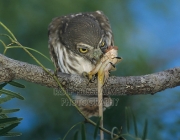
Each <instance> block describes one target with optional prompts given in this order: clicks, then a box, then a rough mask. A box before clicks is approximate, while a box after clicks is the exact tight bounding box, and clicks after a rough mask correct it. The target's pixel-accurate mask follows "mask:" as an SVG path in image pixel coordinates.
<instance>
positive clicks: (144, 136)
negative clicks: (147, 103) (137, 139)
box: [142, 119, 148, 140]
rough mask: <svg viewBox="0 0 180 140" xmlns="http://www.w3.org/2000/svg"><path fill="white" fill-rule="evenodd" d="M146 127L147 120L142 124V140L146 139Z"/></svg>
mask: <svg viewBox="0 0 180 140" xmlns="http://www.w3.org/2000/svg"><path fill="white" fill-rule="evenodd" d="M147 127H148V121H147V119H146V120H145V123H144V130H143V136H142V140H145V139H146V137H147Z"/></svg>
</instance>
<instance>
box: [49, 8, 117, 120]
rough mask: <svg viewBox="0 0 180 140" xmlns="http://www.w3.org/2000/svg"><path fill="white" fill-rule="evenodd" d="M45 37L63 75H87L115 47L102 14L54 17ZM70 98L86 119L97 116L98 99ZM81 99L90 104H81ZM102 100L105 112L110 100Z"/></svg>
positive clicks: (105, 18) (92, 97)
mask: <svg viewBox="0 0 180 140" xmlns="http://www.w3.org/2000/svg"><path fill="white" fill-rule="evenodd" d="M48 35H49V48H50V55H51V59H52V61H53V63H54V65H55V67H56V69H57V71H60V72H63V73H69V74H80V75H81V74H82V73H84V72H86V73H89V72H90V71H91V70H92V69H93V68H94V67H95V65H96V64H97V62H98V61H99V60H100V58H101V57H102V56H103V54H105V52H106V50H107V48H108V46H114V41H113V36H112V30H111V27H110V24H109V20H108V18H107V17H106V16H105V15H104V14H103V12H101V11H96V12H88V13H78V14H70V15H67V16H62V17H57V18H54V19H53V20H52V22H51V23H50V25H49V28H48ZM73 98H74V99H75V102H76V103H77V105H78V106H79V108H80V109H81V110H82V112H83V113H84V114H85V115H86V116H87V117H91V116H98V99H97V96H88V95H75V96H73ZM84 100H86V101H87V102H86V103H89V104H82V103H84ZM104 100H105V101H106V102H104V103H103V109H104V110H105V109H106V108H107V107H109V106H110V105H111V104H112V100H111V98H109V97H107V96H105V97H104ZM81 101H82V103H81Z"/></svg>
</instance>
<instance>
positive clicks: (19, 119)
mask: <svg viewBox="0 0 180 140" xmlns="http://www.w3.org/2000/svg"><path fill="white" fill-rule="evenodd" d="M21 120H22V118H17V117H12V118H3V119H0V125H1V124H6V123H7V124H9V123H11V122H14V121H21Z"/></svg>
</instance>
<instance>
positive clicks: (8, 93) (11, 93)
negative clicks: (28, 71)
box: [0, 89, 24, 100]
mask: <svg viewBox="0 0 180 140" xmlns="http://www.w3.org/2000/svg"><path fill="white" fill-rule="evenodd" d="M0 93H4V94H7V95H10V96H12V97H16V98H18V99H21V100H24V97H22V96H21V95H20V94H18V93H15V92H12V91H10V90H6V89H1V90H0Z"/></svg>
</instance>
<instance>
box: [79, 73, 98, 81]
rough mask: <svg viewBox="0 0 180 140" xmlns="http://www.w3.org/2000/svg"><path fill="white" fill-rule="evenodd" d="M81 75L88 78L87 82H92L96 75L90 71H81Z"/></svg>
mask: <svg viewBox="0 0 180 140" xmlns="http://www.w3.org/2000/svg"><path fill="white" fill-rule="evenodd" d="M82 75H83V77H85V78H88V80H89V82H92V83H93V82H94V81H95V79H96V75H93V74H91V73H87V72H83V73H82Z"/></svg>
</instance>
